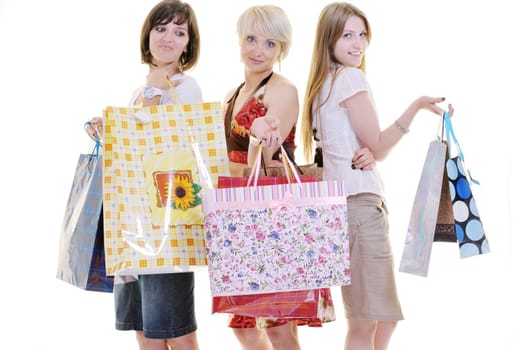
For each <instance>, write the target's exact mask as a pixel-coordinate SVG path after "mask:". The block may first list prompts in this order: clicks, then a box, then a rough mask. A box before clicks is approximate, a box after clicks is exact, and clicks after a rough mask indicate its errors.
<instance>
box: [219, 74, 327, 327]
mask: <svg viewBox="0 0 525 350" xmlns="http://www.w3.org/2000/svg"><path fill="white" fill-rule="evenodd" d="M271 76H272V74H270V75H268V76H267V77H266V78H265V79H264V80H263V81H262V82H261V83H260V84H259V86H258V87H257V88H256V89H255V93H254V94H253V95H252V96H251V97H250V98H249V100H248V101H247V102H246V104H245V105H244V106H242V108H241V109H240V111H239V112H238V113H237V115H236V116H235V117H232V113H233V106H234V105H235V100H236V98H237V96H238V94H239V91H240V89H241V88H242V87H243V85H244V83H243V84H241V85H240V86H239V87H238V88H237V89H236V91H235V92H234V94H233V95H232V98H231V99H230V100H229V101H228V109H227V111H226V115H225V119H224V123H225V125H224V126H225V132H226V146H227V150H228V158H229V160H230V161H231V162H235V163H243V164H248V147H249V143H250V128H251V126H252V123H253V121H254V120H255V119H256V118H260V117H263V116H265V115H266V112H267V109H266V106H265V105H264V103H263V99H264V92H265V85H266V83H267V82H268V80H270V78H271ZM294 139H295V126H294V127H293V128H292V130H291V131H290V133H289V134H288V136H287V137H286V139H285V141H284V142H283V147H284V148H285V149H286V151H287V154H288V156H289V157H290V158H291V159H293V151H294V150H295V147H296V146H295V142H294ZM273 158H274V159H279V152H276V154H274V156H273ZM319 297H320V301H319V307H318V315H317V316H318V317H315V318H277V317H275V318H274V317H251V316H244V315H231V316H230V318H229V321H228V326H229V327H232V328H269V327H276V326H281V325H283V324H286V323H287V322H289V321H295V322H296V323H297V325H300V326H302V325H308V326H310V327H321V326H322V323H324V322H330V321H333V320H335V311H334V304H333V301H332V295H331V293H330V289H329V288H323V289H320V295H319ZM214 298H220V297H214Z"/></svg>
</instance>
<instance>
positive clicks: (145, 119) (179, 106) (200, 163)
mask: <svg viewBox="0 0 525 350" xmlns="http://www.w3.org/2000/svg"><path fill="white" fill-rule="evenodd" d="M167 81H168V86H169V89H170V92H171V96H172V97H173V106H174V107H175V109H176V110H177V111H179V112H183V111H184V107H183V104H184V103H183V102H182V99H181V98H180V95H179V94H178V93H177V91H176V90H175V87H174V86H173V83H172V82H171V80H170V79H167ZM134 116H135V118H136V119H138V120H140V121H141V122H142V123H143V124H145V123H149V122H151V116H150V115H149V114H148V113H146V112H144V111H138V112H135V114H134ZM186 126H187V127H188V128H187V131H188V139H189V141H190V146H191V148H192V151H193V155H194V156H195V160H196V161H197V167H198V169H199V171H200V173H201V174H202V178H203V181H204V183H205V184H206V186H207V187H208V189H210V190H212V189H213V181H212V179H211V176H210V173H209V172H208V169H207V168H206V165H205V164H204V160H203V158H202V154H201V152H200V148H199V143H198V142H197V141H196V139H195V136H194V135H193V133H192V132H191V128H190V127H189V124H188V121H187V120H186Z"/></svg>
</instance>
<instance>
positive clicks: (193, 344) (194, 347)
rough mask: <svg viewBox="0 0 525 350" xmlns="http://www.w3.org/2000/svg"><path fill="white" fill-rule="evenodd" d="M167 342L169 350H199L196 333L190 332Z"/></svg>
mask: <svg viewBox="0 0 525 350" xmlns="http://www.w3.org/2000/svg"><path fill="white" fill-rule="evenodd" d="M167 342H168V345H169V346H170V347H169V348H170V349H172V350H199V343H198V342H197V332H192V333H189V334H186V335H183V336H181V337H177V338H170V339H168V340H167Z"/></svg>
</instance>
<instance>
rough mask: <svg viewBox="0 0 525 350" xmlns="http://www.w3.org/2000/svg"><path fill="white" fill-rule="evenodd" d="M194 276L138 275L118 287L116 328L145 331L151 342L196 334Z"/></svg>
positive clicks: (115, 288) (116, 288) (180, 274)
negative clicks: (136, 277)
mask: <svg viewBox="0 0 525 350" xmlns="http://www.w3.org/2000/svg"><path fill="white" fill-rule="evenodd" d="M193 289H194V276H193V272H183V273H170V274H154V275H139V276H138V280H135V281H132V282H127V283H122V284H115V286H114V288H113V294H114V298H115V315H116V320H115V327H116V329H117V330H121V331H128V330H135V331H143V332H144V337H146V338H152V339H169V338H177V337H181V336H183V335H186V334H189V333H192V332H195V331H196V330H197V322H196V320H195V303H194V295H193Z"/></svg>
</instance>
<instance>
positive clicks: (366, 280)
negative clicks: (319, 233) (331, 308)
mask: <svg viewBox="0 0 525 350" xmlns="http://www.w3.org/2000/svg"><path fill="white" fill-rule="evenodd" d="M347 203H348V228H349V232H350V269H351V276H352V284H351V285H348V286H343V287H342V288H341V292H342V295H343V304H344V306H345V314H346V317H347V318H351V319H364V320H381V321H398V320H402V319H403V312H402V311H401V306H400V303H399V299H398V297H397V290H396V281H395V278H394V261H393V260H394V259H393V256H392V249H391V247H390V238H389V235H388V228H389V227H388V218H387V215H388V212H387V209H386V205H385V201H384V200H383V199H382V198H381V197H380V196H378V195H375V194H371V193H363V194H358V195H355V196H348V199H347Z"/></svg>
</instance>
